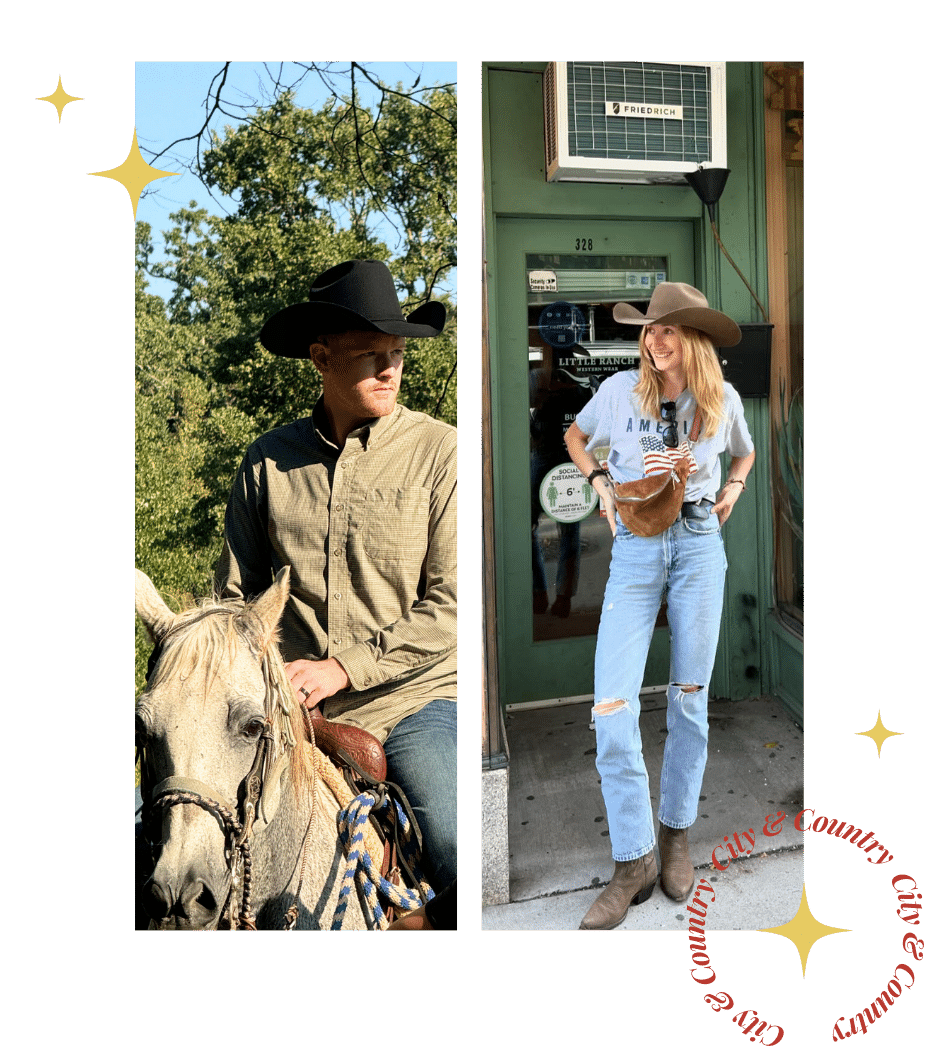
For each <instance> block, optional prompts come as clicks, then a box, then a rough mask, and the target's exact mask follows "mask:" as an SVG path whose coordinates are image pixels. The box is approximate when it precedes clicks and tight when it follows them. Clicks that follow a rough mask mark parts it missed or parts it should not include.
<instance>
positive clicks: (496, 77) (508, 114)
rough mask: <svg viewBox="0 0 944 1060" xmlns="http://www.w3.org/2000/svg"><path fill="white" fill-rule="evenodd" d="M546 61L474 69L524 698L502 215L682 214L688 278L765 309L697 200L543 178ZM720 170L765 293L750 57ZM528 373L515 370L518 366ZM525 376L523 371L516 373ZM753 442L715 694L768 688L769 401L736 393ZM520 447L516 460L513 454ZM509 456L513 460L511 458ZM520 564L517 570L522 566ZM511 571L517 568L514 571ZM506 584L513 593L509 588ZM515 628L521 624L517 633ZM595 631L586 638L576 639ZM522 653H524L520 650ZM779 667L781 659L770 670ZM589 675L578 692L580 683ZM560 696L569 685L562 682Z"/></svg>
mask: <svg viewBox="0 0 944 1060" xmlns="http://www.w3.org/2000/svg"><path fill="white" fill-rule="evenodd" d="M545 66H546V63H544V62H533V63H527V62H525V63H501V64H489V65H486V67H485V68H484V69H483V79H482V91H483V121H484V130H483V138H484V178H485V248H486V287H487V297H488V307H489V349H490V359H491V360H490V363H491V386H492V396H493V407H492V430H493V445H494V453H495V461H494V467H493V475H494V488H495V505H496V519H495V525H496V550H497V566H498V601H497V609H498V639H499V652H500V655H499V682H500V696H501V702H502V703H503V704H504V703H509V702H519V701H526V700H528V699H533V698H535V697H533V696H529V694H528V683H529V682H528V679H529V672H528V667H529V665H533V662H532V663H529V662H528V661H527V659H526V658H522V652H521V648H522V645H521V643H516V639H517V640H518V641H520V631H521V629H522V620H521V610H522V606H523V605H524V606H525V609H528V608H527V605H526V603H525V601H526V600H527V595H528V594H527V593H525V596H524V599H522V593H521V587H520V586H519V585H515V584H514V575H513V573H512V574H510V575H508V576H503V571H506V570H508V556H507V554H506V553H507V547H506V542H508V541H513V540H522V541H523V540H527V539H528V537H529V533H530V515H529V512H528V509H527V506H526V505H523V504H520V503H516V502H515V499H514V497H515V490H518V491H519V492H520V485H521V482H520V481H519V479H520V476H516V480H515V481H511V482H509V481H507V478H508V477H509V474H510V473H509V471H508V467H509V459H508V453H509V449H508V448H507V447H510V446H514V447H515V449H517V448H518V447H520V446H521V445H522V444H524V445H525V446H526V441H525V442H524V443H522V441H521V439H520V438H519V437H517V435H518V434H520V424H516V423H515V422H514V421H513V419H512V416H513V415H515V413H514V412H513V409H517V408H520V405H515V403H514V401H513V395H510V394H509V393H508V386H507V385H505V387H504V391H503V386H502V384H503V383H504V384H507V382H508V380H507V378H503V374H502V365H503V363H507V362H506V361H504V360H503V359H506V358H507V359H514V360H515V362H517V361H520V353H521V351H520V349H518V348H517V346H516V347H515V348H514V349H508V348H506V346H507V345H508V343H507V340H506V342H505V343H504V344H503V334H505V335H507V321H504V320H503V319H502V318H501V311H500V305H501V301H502V299H501V298H500V297H499V294H500V291H501V289H502V284H506V283H514V284H520V282H521V277H520V276H519V275H514V276H506V275H503V273H502V269H501V267H500V264H499V259H498V229H499V225H500V222H501V220H502V219H504V218H522V219H546V220H547V221H548V223H549V224H552V223H553V222H554V221H557V220H567V219H571V220H572V219H575V218H586V219H594V220H595V221H601V220H605V219H613V220H616V219H626V220H640V221H642V220H645V221H653V220H666V221H670V220H671V221H678V220H686V221H689V222H690V223H691V224H692V226H693V230H694V235H695V239H694V242H695V282H696V285H697V286H699V287H700V288H701V289H702V290H703V291H704V292H705V293H706V294H707V296H708V299H709V301H710V302H711V304H712V305H714V306H718V307H719V308H721V309H722V310H723V311H724V312H725V313H727V314H729V315H730V316H732V317H733V318H734V319H735V320H738V321H740V322H742V323H745V322H753V321H758V320H761V319H762V317H761V316H760V313H759V311H758V310H757V307H756V306H755V305H754V302H753V299H752V298H751V296H750V293H749V291H748V290H747V289H746V288H745V286H744V284H743V283H742V282H741V280H740V278H739V277H738V276H737V274H736V273H735V272H734V270H733V269H732V267H731V265H730V264H729V263H728V262H727V261H726V260H725V259H724V257H723V256H722V254H721V252H720V250H719V249H718V247H717V245H716V243H715V241H714V238H713V236H712V233H711V229H710V227H709V225H708V223H707V219H706V218H704V217H703V207H702V205H701V203H700V202H699V200H698V198H697V196H696V195H695V193H694V192H693V191H692V190H691V189H689V188H688V187H687V186H685V187H675V186H672V187H667V186H641V185H610V184H578V183H557V184H553V183H548V182H547V181H546V180H545V178H544V140H543V97H542V73H543V70H544V68H545ZM726 78H727V108H728V109H727V126H728V168H729V169H730V170H731V175H730V177H729V178H728V183H727V186H726V188H725V192H724V195H723V196H722V199H721V202H720V204H719V206H718V228H719V231H720V233H721V238H722V239H723V241H724V244H725V246H726V247H727V249H728V252H729V253H730V254H731V256H732V258H734V260H735V261H736V262H737V263H738V267H739V268H740V269H741V271H742V272H743V273H744V274H745V275H746V276H747V277H748V279H749V280H750V282H751V285H752V286H753V287H754V290H755V291H756V292H757V294H758V296H759V298H760V299H761V301H762V302H766V294H767V292H766V275H767V262H766V228H765V225H766V221H765V215H764V157H763V113H764V100H763V94H762V89H763V74H762V69H761V65H760V64H759V63H728V65H727V69H726ZM523 374H524V373H522V375H523ZM522 385H524V383H522ZM745 406H746V410H747V417H748V422H749V424H750V428H751V432H752V435H753V437H754V442H755V445H756V447H757V462H756V465H755V470H754V473H753V474H752V476H751V483H750V485H751V489H750V491H749V492H748V494H747V495H746V496H745V497H744V498H743V499H742V500H741V501H740V502H739V503H738V506H737V509H736V511H735V514H734V516H733V517H732V519H731V522H730V523H729V524H728V526H727V527H726V528H725V530H724V537H725V544H726V549H727V555H728V564H729V572H728V580H727V601H726V607H725V617H724V620H723V623H722V629H721V641H720V645H719V650H718V657H717V662H716V666H715V672H714V675H713V679H712V694H713V695H715V696H720V697H728V698H732V699H742V698H748V697H750V696H752V695H758V694H760V693H761V692H764V691H769V690H772V688H773V677H772V675H771V673H770V671H771V668H772V660H771V653H772V650H773V649H772V638H771V636H770V635H769V633H768V631H767V628H766V627H767V616H768V614H769V611H770V608H771V606H772V600H771V574H770V572H771V567H772V564H771V551H772V530H771V516H770V504H769V497H770V472H769V468H770V446H769V414H768V403H767V400H766V399H750V400H747V401H746V402H745ZM515 459H517V458H515ZM510 463H512V464H513V463H514V459H512V460H511V461H510ZM519 573H520V572H519ZM520 580H521V579H520V578H519V581H520ZM513 585H514V591H513V592H512V591H511V588H510V586H513ZM516 631H517V632H516ZM590 639H591V638H582V641H583V642H586V641H588V640H590ZM555 643H556V644H557V645H558V647H559V649H560V651H561V652H563V653H564V655H567V654H568V653H570V654H574V655H575V657H576V656H579V655H580V653H581V652H583V653H584V655H585V654H586V652H587V651H588V647H587V645H586V644H582V643H581V642H576V643H574V644H571V645H569V646H567V642H563V641H562V642H555ZM525 654H526V653H525ZM778 669H781V668H778ZM590 690H591V689H590V687H587V689H586V691H587V692H588V693H589V692H590ZM561 694H562V695H563V694H569V693H567V692H561Z"/></svg>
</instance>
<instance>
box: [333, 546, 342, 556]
mask: <svg viewBox="0 0 944 1060" xmlns="http://www.w3.org/2000/svg"><path fill="white" fill-rule="evenodd" d="M334 554H335V555H336V556H340V555H341V550H340V549H339V548H336V549H335V550H334Z"/></svg>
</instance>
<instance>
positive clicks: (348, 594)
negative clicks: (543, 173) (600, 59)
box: [216, 261, 457, 891]
mask: <svg viewBox="0 0 944 1060" xmlns="http://www.w3.org/2000/svg"><path fill="white" fill-rule="evenodd" d="M445 319H446V310H445V307H444V306H443V305H442V304H441V303H439V302H426V303H425V304H423V305H422V306H420V307H419V308H418V309H417V310H415V311H414V312H412V313H410V314H409V316H407V317H404V316H403V313H402V310H401V308H400V305H399V302H398V300H397V295H396V289H395V287H394V282H393V277H392V276H391V275H390V272H389V271H388V269H387V267H386V266H385V265H384V264H383V263H381V262H378V261H348V262H344V263H343V264H341V265H337V266H335V267H334V268H332V269H329V270H328V271H327V272H325V273H322V274H321V275H320V276H318V277H317V279H316V280H315V281H314V283H313V284H312V286H311V290H310V293H309V300H308V301H307V302H300V303H297V304H295V305H291V306H288V307H287V308H285V309H282V310H280V311H279V312H278V313H276V314H275V315H274V316H273V317H271V318H270V319H269V320H268V321H267V322H266V323H265V325H264V327H263V328H262V333H261V336H260V340H261V342H262V345H263V346H265V348H266V349H267V350H269V351H270V352H271V353H274V354H277V355H278V356H282V357H299V358H304V359H310V360H311V362H312V364H313V365H314V366H315V368H316V369H317V370H318V372H319V373H320V375H321V380H322V395H321V397H320V398H319V399H318V401H317V402H316V403H315V406H314V409H313V411H312V413H311V415H310V416H306V417H304V418H302V419H300V420H296V421H295V422H294V423H290V424H288V425H286V426H283V427H279V428H277V429H276V430H273V431H269V432H268V433H267V434H264V435H263V436H262V437H261V438H259V439H257V440H256V441H255V442H254V443H253V444H252V445H251V446H250V447H249V451H248V452H247V454H246V456H245V458H244V459H243V462H242V465H241V466H240V468H239V471H238V473H237V475H236V480H235V482H234V484H233V488H232V491H231V493H230V498H229V503H228V505H227V509H226V543H225V546H224V548H223V553H222V555H221V557H220V561H219V563H218V565H217V570H216V586H217V591H218V592H219V593H220V595H222V596H226V597H243V598H246V599H248V598H249V597H253V596H256V595H257V594H258V593H260V592H262V591H263V590H265V589H266V588H268V586H269V585H270V584H271V583H272V579H273V574H274V573H275V572H277V571H278V570H279V569H281V568H282V567H283V566H285V565H286V564H287V565H289V566H290V567H291V594H290V597H289V601H288V605H287V607H286V609H285V612H284V614H283V619H282V630H281V647H282V654H283V656H284V657H285V659H286V660H289V661H288V662H287V663H286V672H287V674H288V676H289V679H290V680H291V683H292V687H293V688H294V689H295V692H296V695H297V696H298V700H299V702H300V703H302V704H304V705H305V706H306V707H308V708H309V709H312V708H314V707H320V708H321V711H322V713H323V714H324V717H325V718H327V719H329V720H332V721H340V722H344V723H347V724H352V725H356V726H358V727H359V728H361V729H364V730H366V731H367V732H369V733H371V734H372V735H373V736H375V737H376V738H377V739H378V740H380V741H381V742H382V743H383V745H384V751H385V752H386V757H387V776H388V779H390V780H392V781H394V782H395V783H397V784H399V785H400V787H401V788H403V790H404V792H405V793H406V795H407V798H408V799H409V801H410V803H411V805H412V807H413V810H414V813H415V814H416V817H417V820H418V822H419V825H420V829H421V831H422V834H423V840H424V851H425V852H424V865H423V868H424V871H425V873H426V876H427V879H428V880H429V882H430V883H431V885H432V886H433V888H434V890H436V891H439V890H441V889H443V888H445V887H447V885H449V884H450V883H452V882H453V881H454V880H455V877H456V698H457V686H456V431H455V428H453V427H451V426H449V425H447V424H444V423H441V422H439V421H438V420H435V419H433V418H432V417H430V416H426V415H424V414H422V413H417V412H412V411H410V410H409V409H406V408H404V407H403V406H402V405H400V404H398V402H397V393H398V391H399V388H400V380H401V375H402V372H403V357H404V352H405V340H406V338H407V337H418V338H423V337H433V336H436V335H438V334H439V333H440V332H441V331H442V328H443V325H444V324H445Z"/></svg>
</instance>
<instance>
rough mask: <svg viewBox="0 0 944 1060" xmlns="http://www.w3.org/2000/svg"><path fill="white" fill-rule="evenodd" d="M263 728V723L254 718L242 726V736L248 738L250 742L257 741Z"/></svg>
mask: <svg viewBox="0 0 944 1060" xmlns="http://www.w3.org/2000/svg"><path fill="white" fill-rule="evenodd" d="M264 728H265V724H264V722H261V721H260V720H259V719H258V718H254V719H253V720H252V721H250V722H248V723H247V724H246V725H244V726H243V736H248V737H249V739H250V740H258V739H259V737H260V736H261V735H262V730H263V729H264Z"/></svg>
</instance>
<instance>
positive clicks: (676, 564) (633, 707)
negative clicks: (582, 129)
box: [565, 283, 754, 929]
mask: <svg viewBox="0 0 944 1060" xmlns="http://www.w3.org/2000/svg"><path fill="white" fill-rule="evenodd" d="M613 316H614V317H615V319H616V320H617V321H618V322H620V323H622V324H642V325H644V326H643V329H642V333H641V335H640V337H639V351H640V364H639V370H638V371H628V372H619V373H617V374H616V375H614V376H611V377H610V378H609V379H607V380H606V381H605V382H604V383H603V385H602V386H601V387H600V389H599V390H598V391H597V393H596V394H595V395H594V396H593V398H592V399H591V400H590V402H589V403H588V404H587V405H586V406H585V407H584V408H583V410H582V411H581V412H580V413H578V415H577V418H576V420H575V421H574V423H573V424H572V425H571V426H570V428H569V429H568V431H567V434H566V436H565V440H566V442H567V448H568V451H569V453H570V457H571V459H572V460H573V462H574V463H575V464H576V465H577V467H578V468H579V469H580V470H581V471H582V472H583V473H584V475H586V476H587V478H588V479H589V480H590V482H591V483H592V485H593V487H594V489H595V490H596V491H597V493H599V494H600V496H601V498H602V499H603V504H604V507H605V509H606V516H607V519H608V520H609V523H610V528H611V529H612V531H613V535H614V539H615V540H614V542H613V556H612V559H611V562H610V576H609V581H608V582H607V586H606V593H605V596H604V599H603V611H602V614H601V617H600V628H599V632H598V635H597V647H596V662H595V673H594V707H593V715H594V719H595V729H596V738H597V769H598V771H599V773H600V778H601V787H602V792H603V799H604V802H605V804H606V813H607V820H608V823H609V831H610V841H611V844H612V848H613V860H614V862H615V865H614V873H613V878H612V879H611V880H610V882H609V883H608V884H607V886H606V887H605V888H604V890H603V892H602V893H601V894H600V896H599V898H597V900H596V901H595V902H594V903H593V906H592V907H591V908H590V910H589V912H588V913H587V915H586V916H585V917H584V919H583V922H582V923H581V925H580V927H581V928H584V929H587V928H613V927H616V926H617V924H620V923H622V921H623V920H624V919H625V917H626V914H627V912H628V911H629V907H630V905H638V904H640V903H642V902H644V901H646V900H647V899H648V898H649V896H650V895H651V894H652V890H653V888H654V886H655V882H656V878H657V870H656V861H655V855H654V847H655V844H656V837H655V834H654V831H653V826H652V809H651V806H650V802H649V777H648V774H647V773H646V766H645V762H644V761H643V754H642V743H641V739H640V732H639V690H640V688H641V687H642V680H643V672H644V670H645V665H646V657H647V655H648V652H649V643H650V641H651V639H652V632H653V628H654V626H655V621H656V616H657V615H658V612H659V608H660V606H661V603H662V598H663V595H665V597H666V601H667V609H668V619H669V627H670V634H671V658H670V673H669V689H668V697H667V698H668V711H667V727H668V736H667V737H666V741H665V751H664V754H663V762H662V777H661V784H660V789H661V790H660V798H659V860H660V863H661V882H662V889H663V891H664V892H665V893H666V894H667V895H668V897H669V898H671V899H672V900H673V901H676V902H684V901H685V900H686V899H687V898H688V896H689V894H690V893H691V891H692V888H693V886H694V882H695V872H694V868H693V866H692V863H691V859H690V858H689V854H688V838H687V830H688V828H689V827H690V826H691V825H692V824H693V823H694V821H695V818H696V811H697V807H698V796H699V794H700V792H701V782H702V776H703V774H704V770H705V762H706V759H707V753H708V752H707V748H708V682H709V680H710V677H711V671H712V668H713V666H714V658H715V650H716V648H717V645H718V632H719V629H720V625H721V607H722V602H723V598H724V574H725V570H726V568H727V562H726V560H725V555H724V545H723V543H722V541H721V533H720V529H721V526H722V525H723V524H724V522H725V521H726V520H727V519H728V517H729V516H730V515H731V511H732V509H733V508H734V505H735V504H736V503H737V501H738V499H739V498H740V497H741V495H742V494H743V493H744V491H745V488H746V485H745V484H746V480H747V475H748V472H749V471H750V469H751V466H752V465H753V463H754V446H753V442H752V441H751V436H750V433H749V431H748V429H747V424H746V422H745V420H744V407H743V404H742V403H741V399H740V397H738V394H737V392H736V391H735V389H734V388H733V387H732V386H731V385H730V383H726V382H724V380H723V378H722V375H721V368H720V365H719V363H718V357H717V353H716V347H719V346H734V345H736V344H737V343H738V342H739V341H740V337H741V331H740V328H739V327H738V326H737V324H736V323H735V322H734V321H733V320H731V319H730V318H729V317H727V316H725V315H724V314H723V313H719V312H717V311H716V310H713V309H710V308H709V307H708V301H707V299H706V298H705V296H704V295H703V294H702V293H701V292H700V291H697V290H695V288H694V287H690V286H688V284H684V283H660V284H659V285H658V286H657V287H656V289H655V290H654V291H653V294H652V299H651V301H650V303H649V307H648V310H647V312H646V314H645V315H643V314H641V313H640V312H639V311H638V310H636V309H634V308H633V307H632V306H630V305H628V304H627V303H625V302H620V303H617V305H616V306H615V307H614V309H613ZM598 447H605V448H606V449H607V450H608V453H607V457H606V461H607V468H608V471H604V470H603V469H602V467H601V466H600V463H599V461H598V460H597V458H596V457H595V456H594V455H593V450H594V449H595V448H598ZM723 452H726V453H728V454H729V455H730V456H731V463H730V470H729V472H728V475H727V479H726V481H725V483H724V484H723V485H722V484H721V469H720V465H721V454H722V453H723ZM682 458H686V459H687V470H688V479H687V482H686V483H685V492H684V503H683V504H682V508H681V512H680V514H679V516H678V518H677V519H675V521H674V522H672V523H671V525H669V527H668V529H666V530H663V531H662V532H659V533H656V534H655V535H654V536H641V535H640V534H639V533H636V534H634V533H631V532H630V531H629V530H628V529H627V528H626V526H625V525H624V523H623V520H622V519H621V518H620V516H619V514H618V511H617V505H616V500H617V498H616V493H615V490H614V483H615V484H617V485H618V484H620V483H625V482H632V481H635V480H638V479H641V478H643V477H645V476H647V474H648V475H650V476H651V475H655V474H658V473H659V472H664V471H666V469H668V468H672V467H673V465H674V463H675V461H678V460H680V459H682ZM683 478H684V476H683Z"/></svg>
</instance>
